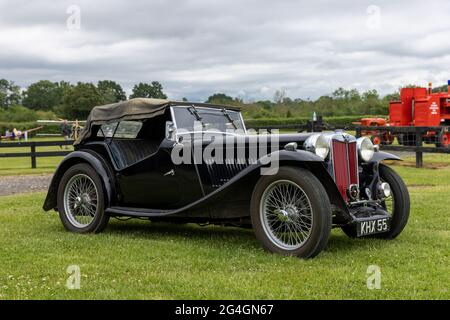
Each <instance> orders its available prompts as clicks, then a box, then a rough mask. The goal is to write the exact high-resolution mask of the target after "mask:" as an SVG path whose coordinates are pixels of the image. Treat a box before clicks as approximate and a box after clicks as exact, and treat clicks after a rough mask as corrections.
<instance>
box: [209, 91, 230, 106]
mask: <svg viewBox="0 0 450 320" xmlns="http://www.w3.org/2000/svg"><path fill="white" fill-rule="evenodd" d="M233 102H234V99H233V97H230V96H227V95H226V94H225V93H214V94H213V95H210V96H209V97H208V100H206V103H216V104H232V103H233Z"/></svg>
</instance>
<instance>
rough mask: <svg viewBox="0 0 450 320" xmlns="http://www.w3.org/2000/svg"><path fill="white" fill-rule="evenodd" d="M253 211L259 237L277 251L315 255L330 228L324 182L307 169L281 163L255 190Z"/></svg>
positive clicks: (263, 242) (253, 221)
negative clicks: (277, 169)
mask: <svg viewBox="0 0 450 320" xmlns="http://www.w3.org/2000/svg"><path fill="white" fill-rule="evenodd" d="M250 214H251V219H252V225H253V230H254V232H255V235H256V238H257V239H258V240H259V241H260V242H261V244H262V246H263V247H264V248H265V249H266V250H268V251H270V252H274V253H279V254H282V255H293V256H298V257H301V258H312V257H314V256H316V255H317V254H318V253H319V252H320V251H322V250H323V249H324V248H325V246H326V244H327V242H328V238H329V236H330V232H331V209H330V201H329V199H328V195H327V193H326V191H325V189H324V187H323V186H322V184H321V182H320V181H319V180H318V179H317V178H316V177H315V176H314V175H313V174H312V173H311V172H309V171H308V170H305V169H302V168H296V167H281V168H280V169H279V171H278V173H277V174H276V175H271V176H263V177H261V178H260V179H259V181H258V183H257V184H256V186H255V189H254V190H253V195H252V199H251V205H250Z"/></svg>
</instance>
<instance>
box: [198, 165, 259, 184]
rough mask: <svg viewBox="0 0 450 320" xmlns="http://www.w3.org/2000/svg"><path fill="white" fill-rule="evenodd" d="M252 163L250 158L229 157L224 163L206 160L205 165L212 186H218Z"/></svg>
mask: <svg viewBox="0 0 450 320" xmlns="http://www.w3.org/2000/svg"><path fill="white" fill-rule="evenodd" d="M251 163H252V162H251V161H249V160H248V159H227V160H225V161H224V163H216V162H214V161H206V163H205V167H206V170H207V172H208V176H209V179H210V183H211V186H212V187H213V188H218V187H220V186H222V185H223V184H225V183H227V182H228V181H229V180H230V179H231V178H233V177H234V176H235V175H237V174H238V173H239V172H241V171H242V170H244V169H245V168H247V167H248V166H249V165H250V164H251Z"/></svg>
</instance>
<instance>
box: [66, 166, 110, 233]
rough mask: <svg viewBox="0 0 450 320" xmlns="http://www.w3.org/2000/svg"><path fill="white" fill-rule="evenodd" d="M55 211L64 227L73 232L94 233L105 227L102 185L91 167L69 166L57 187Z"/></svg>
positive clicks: (105, 217) (106, 222)
mask: <svg viewBox="0 0 450 320" xmlns="http://www.w3.org/2000/svg"><path fill="white" fill-rule="evenodd" d="M58 212H59V217H60V219H61V222H62V224H63V225H64V227H65V228H66V229H67V230H69V231H72V232H77V233H89V232H94V233H98V232H101V231H103V230H104V229H105V228H106V225H107V224H108V221H109V215H108V214H106V213H105V198H104V192H103V185H102V182H101V180H100V177H99V176H98V174H97V173H96V172H95V170H94V169H93V168H92V167H91V166H90V165H88V164H85V163H80V164H77V165H74V166H73V167H71V168H69V169H68V170H67V171H66V172H65V173H64V175H63V177H62V179H61V181H60V183H59V187H58Z"/></svg>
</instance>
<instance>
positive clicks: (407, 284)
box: [0, 155, 450, 299]
mask: <svg viewBox="0 0 450 320" xmlns="http://www.w3.org/2000/svg"><path fill="white" fill-rule="evenodd" d="M427 158H429V159H427ZM409 162H411V163H413V161H412V159H408V160H407V161H406V162H405V163H404V165H402V166H396V167H395V169H396V170H397V171H398V172H399V173H400V174H401V175H402V176H403V177H404V179H405V181H406V182H407V184H408V186H409V191H410V194H411V201H412V203H411V208H412V211H411V216H410V220H409V223H408V225H407V227H406V229H405V230H404V232H403V233H402V234H401V235H400V236H399V237H398V238H397V239H396V240H393V241H383V240H374V239H357V240H352V239H349V238H347V237H346V236H345V235H344V234H343V233H342V232H341V231H340V230H337V229H336V230H333V233H332V236H331V238H330V241H329V244H328V247H327V248H326V250H325V251H323V252H322V253H321V254H320V255H319V256H317V257H316V258H314V259H312V260H306V261H304V260H300V259H297V258H293V257H282V256H278V255H274V254H270V253H267V252H264V251H263V250H262V249H261V247H260V245H259V243H258V242H257V241H256V239H255V238H254V236H253V232H252V231H251V230H243V229H238V228H226V227H215V226H214V227H199V226H197V225H194V224H188V225H169V224H160V223H150V222H147V221H139V220H130V221H126V222H124V221H117V220H111V222H110V224H109V226H108V228H107V229H106V231H105V232H104V233H102V234H98V235H77V234H71V233H68V232H66V231H64V229H63V227H62V225H61V223H60V222H59V218H58V216H57V215H56V214H55V213H54V212H51V213H44V212H43V211H42V209H41V206H42V202H43V199H44V196H45V195H44V193H34V194H27V195H17V196H3V197H0V222H1V223H0V248H1V249H0V265H1V268H0V299H72V298H79V299H450V292H449V287H450V267H449V266H450V261H449V255H450V245H449V244H450V241H449V240H450V211H449V208H450V197H449V196H448V194H449V191H450V161H449V157H446V156H438V157H436V156H431V157H428V155H427V157H426V159H425V163H427V162H428V163H430V165H431V167H432V168H439V169H430V168H423V169H415V168H412V167H410V166H409V164H408V163H409ZM433 165H434V167H433ZM18 170H19V171H20V170H21V169H18ZM0 179H1V177H0ZM70 265H78V266H79V267H80V271H81V288H80V289H78V290H70V289H68V288H66V281H67V279H68V277H69V274H68V273H67V272H66V270H67V267H68V266H70ZM369 265H377V266H379V267H380V270H381V289H378V290H377V289H375V290H369V289H368V288H367V285H366V279H367V274H366V272H367V268H368V266H369Z"/></svg>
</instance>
